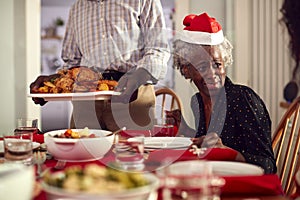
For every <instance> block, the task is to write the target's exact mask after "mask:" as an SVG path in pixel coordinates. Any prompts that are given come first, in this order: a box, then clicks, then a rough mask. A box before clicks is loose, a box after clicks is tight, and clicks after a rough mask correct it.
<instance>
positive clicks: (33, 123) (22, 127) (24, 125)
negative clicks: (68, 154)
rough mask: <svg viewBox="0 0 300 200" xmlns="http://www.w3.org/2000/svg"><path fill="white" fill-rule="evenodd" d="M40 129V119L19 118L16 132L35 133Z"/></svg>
mask: <svg viewBox="0 0 300 200" xmlns="http://www.w3.org/2000/svg"><path fill="white" fill-rule="evenodd" d="M37 129H38V119H34V118H32V119H31V118H18V119H17V127H16V129H15V132H35V131H37Z"/></svg>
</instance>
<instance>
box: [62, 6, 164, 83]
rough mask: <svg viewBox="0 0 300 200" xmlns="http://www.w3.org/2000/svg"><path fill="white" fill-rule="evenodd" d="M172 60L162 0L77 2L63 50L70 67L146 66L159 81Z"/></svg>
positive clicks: (127, 68)
mask: <svg viewBox="0 0 300 200" xmlns="http://www.w3.org/2000/svg"><path fill="white" fill-rule="evenodd" d="M169 58H170V50H169V45H168V40H167V30H166V26H165V21H164V16H163V11H162V6H161V3H160V0H77V1H76V2H75V3H74V5H73V6H72V7H71V9H70V12H69V19H68V23H67V27H66V33H65V37H64V41H63V48H62V59H63V60H64V61H65V63H66V64H68V65H69V66H76V65H81V66H89V67H98V68H100V69H101V70H105V69H110V70H117V71H120V72H127V71H129V70H130V69H132V68H140V67H143V68H145V69H147V70H148V71H149V72H150V73H151V74H152V76H153V77H154V78H156V79H158V80H159V79H163V78H164V76H165V74H166V70H167V62H168V60H169Z"/></svg>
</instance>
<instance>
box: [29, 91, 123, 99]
mask: <svg viewBox="0 0 300 200" xmlns="http://www.w3.org/2000/svg"><path fill="white" fill-rule="evenodd" d="M119 94H120V92H115V91H97V92H80V93H79V92H78V93H57V94H52V93H30V94H28V97H37V98H44V100H45V101H75V100H76V101H79V100H108V99H111V96H112V95H119Z"/></svg>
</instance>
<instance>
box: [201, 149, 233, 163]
mask: <svg viewBox="0 0 300 200" xmlns="http://www.w3.org/2000/svg"><path fill="white" fill-rule="evenodd" d="M237 154H238V152H237V151H236V150H233V149H229V148H208V149H207V150H206V151H205V153H204V154H202V155H200V156H199V157H200V159H206V160H218V161H234V160H235V159H236V156H237Z"/></svg>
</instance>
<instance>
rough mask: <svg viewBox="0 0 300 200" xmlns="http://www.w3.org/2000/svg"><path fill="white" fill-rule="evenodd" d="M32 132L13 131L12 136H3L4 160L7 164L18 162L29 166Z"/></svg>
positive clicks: (31, 158)
mask: <svg viewBox="0 0 300 200" xmlns="http://www.w3.org/2000/svg"><path fill="white" fill-rule="evenodd" d="M32 137H33V132H30V131H26V132H24V131H15V132H14V133H13V134H8V135H4V137H3V142H4V158H5V160H6V161H7V162H19V163H23V164H25V165H31V164H32V161H33V153H32Z"/></svg>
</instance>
